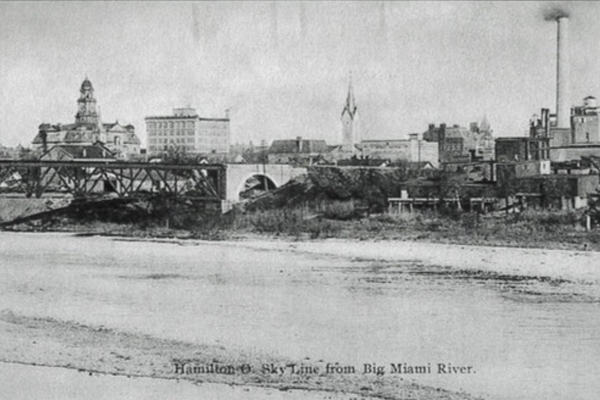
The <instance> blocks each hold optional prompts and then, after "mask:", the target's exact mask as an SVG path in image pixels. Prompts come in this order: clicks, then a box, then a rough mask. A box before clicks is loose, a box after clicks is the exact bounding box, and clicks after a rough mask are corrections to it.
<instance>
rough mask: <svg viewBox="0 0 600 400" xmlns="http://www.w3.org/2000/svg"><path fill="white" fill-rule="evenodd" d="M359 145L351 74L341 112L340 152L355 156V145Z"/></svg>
mask: <svg viewBox="0 0 600 400" xmlns="http://www.w3.org/2000/svg"><path fill="white" fill-rule="evenodd" d="M357 143H360V132H359V129H358V107H356V101H355V100H354V88H353V87H352V74H350V83H349V85H348V95H347V96H346V104H344V109H343V110H342V152H343V153H345V154H348V155H350V154H355V152H356V147H355V145H356V144H357Z"/></svg>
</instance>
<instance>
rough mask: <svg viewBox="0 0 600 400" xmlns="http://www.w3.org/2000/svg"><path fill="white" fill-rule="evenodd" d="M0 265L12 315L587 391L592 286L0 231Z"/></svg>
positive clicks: (591, 367)
mask: <svg viewBox="0 0 600 400" xmlns="http://www.w3.org/2000/svg"><path fill="white" fill-rule="evenodd" d="M0 255H1V258H2V261H3V262H2V266H1V267H0V304H1V305H2V308H7V309H11V310H13V311H15V312H21V313H23V314H25V315H31V316H49V317H53V318H56V319H62V320H73V321H77V322H80V323H86V324H96V325H104V326H106V327H110V328H115V329H121V330H126V331H132V332H140V333H145V334H152V335H155V336H159V337H164V338H170V339H178V340H184V341H190V342H194V343H208V344H215V343H219V344H222V345H226V346H230V347H236V348H243V349H244V350H248V351H252V350H253V349H256V350H257V351H265V350H266V351H271V352H275V353H278V354H280V355H284V356H289V357H293V358H296V359H304V358H306V357H308V358H310V359H312V360H326V361H331V362H336V361H339V362H341V363H349V364H353V365H356V366H357V367H360V366H362V364H363V363H379V364H387V365H389V363H401V362H406V363H409V364H413V365H419V364H426V363H431V364H432V365H435V364H436V363H452V364H454V365H467V366H473V367H474V369H475V371H476V373H475V374H472V375H461V376H459V375H451V376H450V375H437V374H432V375H428V376H418V377H416V378H415V380H417V381H418V382H423V383H429V384H433V385H437V386H441V387H444V388H448V389H454V390H460V389H464V390H466V391H467V392H470V393H474V394H481V395H484V396H486V397H489V398H492V399H557V398H569V399H595V398H596V393H598V392H600V382H599V381H598V380H597V369H598V367H599V366H600V361H599V360H600V318H599V316H598V315H599V314H598V312H599V311H600V305H599V300H600V284H598V283H589V282H587V283H582V282H572V281H566V280H558V279H550V278H546V277H518V276H512V275H502V274H494V273H490V272H483V271H461V270H457V269H452V268H447V267H444V266H431V265H421V264H419V261H418V260H407V261H406V262H402V263H373V262H368V261H354V262H352V261H348V260H344V259H339V258H324V257H322V258H317V257H313V256H309V255H305V254H294V253H288V252H265V251H256V250H251V249H247V248H243V247H237V246H235V245H222V244H200V245H186V246H180V245H177V244H173V243H149V242H146V243H136V242H123V241H114V240H110V239H106V238H74V237H68V236H63V235H31V234H30V235H21V234H6V233H3V234H0ZM91 309H92V310H94V312H93V313H90V312H89V310H91Z"/></svg>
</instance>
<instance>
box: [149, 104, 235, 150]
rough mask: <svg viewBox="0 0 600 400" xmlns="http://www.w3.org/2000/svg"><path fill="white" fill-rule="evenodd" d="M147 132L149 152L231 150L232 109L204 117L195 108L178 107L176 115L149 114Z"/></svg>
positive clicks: (174, 112)
mask: <svg viewBox="0 0 600 400" xmlns="http://www.w3.org/2000/svg"><path fill="white" fill-rule="evenodd" d="M146 132H147V135H148V153H149V154H150V155H161V154H168V153H171V152H175V153H179V154H190V155H211V154H213V155H220V156H225V155H227V154H228V153H229V146H230V140H231V131H230V126H229V112H226V115H225V118H203V117H200V116H198V114H197V113H196V109H194V108H189V107H187V108H175V109H173V115H168V116H157V117H146Z"/></svg>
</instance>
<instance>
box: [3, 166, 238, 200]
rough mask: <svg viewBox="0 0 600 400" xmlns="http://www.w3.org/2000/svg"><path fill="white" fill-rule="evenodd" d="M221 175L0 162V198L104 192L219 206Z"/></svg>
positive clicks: (202, 169) (208, 169)
mask: <svg viewBox="0 0 600 400" xmlns="http://www.w3.org/2000/svg"><path fill="white" fill-rule="evenodd" d="M226 170H227V166H226V165H223V164H195V165H183V164H163V163H140V162H103V161H97V162H90V161H21V160H20V161H12V160H10V161H6V160H5V161H2V160H0V193H7V192H8V193H14V192H19V193H24V194H25V196H26V197H32V196H35V197H37V198H39V197H42V195H43V194H44V193H63V194H66V193H68V194H71V195H72V196H73V197H75V198H86V197H91V196H93V195H95V194H102V193H107V192H111V193H116V194H117V195H118V197H134V196H136V195H138V194H142V193H146V194H147V193H160V194H166V195H170V196H172V197H174V198H182V199H191V200H201V201H215V202H218V201H222V200H225V199H226V195H227V187H226V184H227V181H226Z"/></svg>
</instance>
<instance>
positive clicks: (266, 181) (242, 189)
mask: <svg viewBox="0 0 600 400" xmlns="http://www.w3.org/2000/svg"><path fill="white" fill-rule="evenodd" d="M251 185H255V186H254V187H253V186H251ZM278 187H279V182H278V181H277V180H276V179H275V177H273V176H272V175H270V174H263V173H260V172H255V173H251V174H248V175H246V176H245V177H244V178H243V179H242V180H241V182H240V183H239V185H238V186H237V190H236V194H237V197H238V200H242V199H244V198H249V197H253V196H252V191H254V192H255V193H256V194H258V193H260V192H265V191H269V190H273V189H276V188H278Z"/></svg>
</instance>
